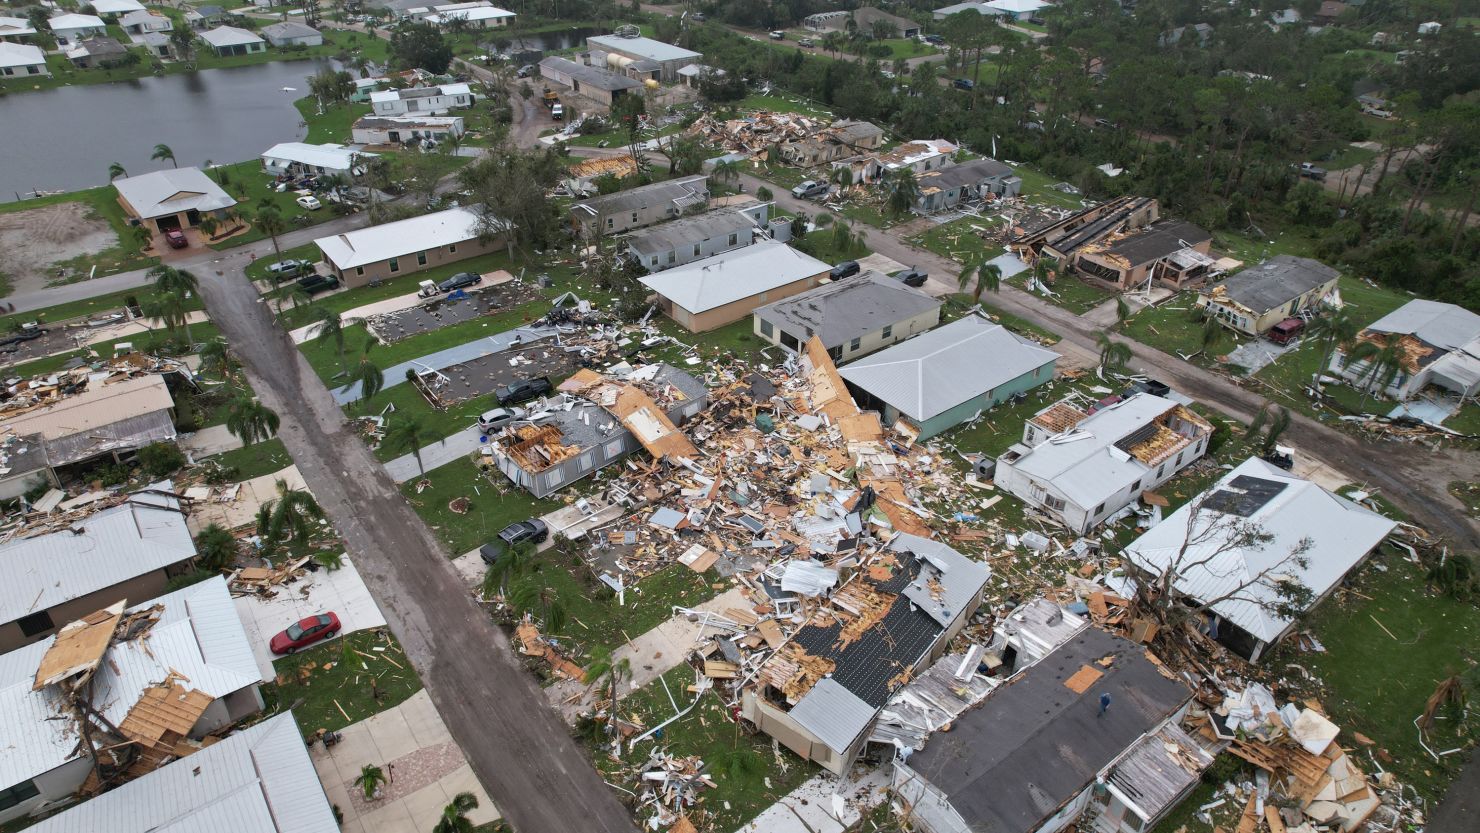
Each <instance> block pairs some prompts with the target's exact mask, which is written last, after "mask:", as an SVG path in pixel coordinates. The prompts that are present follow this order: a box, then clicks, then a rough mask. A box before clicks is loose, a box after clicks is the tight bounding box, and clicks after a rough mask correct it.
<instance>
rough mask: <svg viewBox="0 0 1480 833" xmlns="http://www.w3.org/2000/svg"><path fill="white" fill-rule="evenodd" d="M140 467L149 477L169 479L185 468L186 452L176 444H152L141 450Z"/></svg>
mask: <svg viewBox="0 0 1480 833" xmlns="http://www.w3.org/2000/svg"><path fill="white" fill-rule="evenodd" d="M139 465H140V466H142V467H143V468H144V474H146V475H148V476H149V477H152V478H155V479H158V478H161V477H168V476H170V475H172V474H174V473H175V472H177V471H179V470H180V469H182V468H184V467H185V452H183V451H181V450H180V449H179V448H177V447H176V446H175V444H174V443H151V444H149V445H146V446H144V447H143V448H141V449H139Z"/></svg>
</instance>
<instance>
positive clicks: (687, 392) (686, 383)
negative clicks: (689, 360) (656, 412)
mask: <svg viewBox="0 0 1480 833" xmlns="http://www.w3.org/2000/svg"><path fill="white" fill-rule="evenodd" d="M653 383H654V384H656V385H672V386H674V387H675V388H678V390H679V392H680V393H682V394H683V395H684V398H685V399H686V400H694V399H703V398H704V397H706V396H708V395H709V388H706V387H704V383H703V382H702V381H700V380H699V379H697V378H696V377H695V376H694V374H692V373H689V372H688V371H686V370H684V369H682V368H678V367H674V366H673V365H671V364H668V363H667V362H659V363H658V372H657V374H656V375H654V376H653Z"/></svg>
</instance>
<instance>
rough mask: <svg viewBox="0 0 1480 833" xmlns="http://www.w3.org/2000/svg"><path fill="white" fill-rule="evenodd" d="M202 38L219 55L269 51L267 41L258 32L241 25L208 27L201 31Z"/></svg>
mask: <svg viewBox="0 0 1480 833" xmlns="http://www.w3.org/2000/svg"><path fill="white" fill-rule="evenodd" d="M200 39H201V40H203V41H205V42H206V43H207V44H208V45H209V46H210V47H211V49H212V50H214V51H215V53H216V54H217V55H221V56H223V57H224V56H227V55H249V54H251V53H254V52H266V51H267V41H265V40H263V39H262V38H261V37H260V36H259V35H258V34H257V33H256V32H253V31H252V30H250V29H243V28H241V27H239V26H217V27H216V28H214V29H207V30H205V31H204V32H201V33H200Z"/></svg>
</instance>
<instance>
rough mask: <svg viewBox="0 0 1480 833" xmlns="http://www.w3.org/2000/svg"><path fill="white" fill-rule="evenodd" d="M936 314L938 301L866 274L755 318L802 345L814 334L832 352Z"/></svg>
mask: <svg viewBox="0 0 1480 833" xmlns="http://www.w3.org/2000/svg"><path fill="white" fill-rule="evenodd" d="M939 308H940V301H938V300H936V299H935V298H932V297H930V296H929V295H927V294H925V293H924V292H921V291H920V290H918V289H911V288H910V287H908V286H905V285H904V284H902V283H900V282H899V281H897V280H894V279H893V278H887V277H884V276H883V275H880V274H879V273H877V272H865V273H864V274H862V275H859V276H857V277H854V278H849V279H847V280H842V281H834V282H833V283H827V284H823V285H822V286H819V287H817V288H815V289H809V290H807V291H806V292H803V293H800V294H798V295H793V296H792V297H790V298H785V299H782V300H780V301H777V302H775V303H774V304H767V305H766V306H764V307H761V308H760V309H758V310H756V311H755V315H756V316H757V317H758V318H760V319H762V320H765V321H770V322H771V323H772V324H775V325H777V326H778V327H780V328H781V329H783V330H786V331H787V332H789V333H791V334H792V335H794V336H796V337H797V338H799V339H802V340H806V338H807V337H808V335H809V334H815V335H817V336H818V337H819V338H821V339H822V344H823V346H824V347H827V348H833V347H837V346H838V345H841V344H846V343H848V342H849V341H852V340H853V339H855V338H859V337H860V336H863V335H865V334H867V333H871V332H874V331H875V330H879V329H882V328H883V327H884V325H886V324H894V323H897V322H900V321H904V320H905V319H907V318H913V317H914V316H916V315H919V314H920V313H922V312H925V311H926V310H930V309H939Z"/></svg>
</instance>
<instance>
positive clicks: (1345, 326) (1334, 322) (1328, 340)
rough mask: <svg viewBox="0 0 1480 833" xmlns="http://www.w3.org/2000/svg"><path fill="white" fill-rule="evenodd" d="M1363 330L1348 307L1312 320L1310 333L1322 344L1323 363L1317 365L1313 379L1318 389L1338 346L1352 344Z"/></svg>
mask: <svg viewBox="0 0 1480 833" xmlns="http://www.w3.org/2000/svg"><path fill="white" fill-rule="evenodd" d="M1361 330H1362V327H1361V325H1360V324H1358V323H1357V320H1356V319H1355V318H1353V317H1352V314H1351V311H1350V310H1347V309H1339V310H1336V311H1335V312H1333V313H1331V314H1330V315H1323V316H1321V317H1320V318H1317V319H1316V320H1314V321H1312V322H1310V334H1311V336H1312V337H1313V338H1314V339H1315V340H1316V343H1317V344H1319V345H1321V363H1320V365H1318V366H1317V367H1316V374H1315V378H1314V379H1312V380H1311V381H1312V382H1313V383H1314V384H1315V386H1316V390H1320V389H1321V377H1322V376H1323V375H1325V373H1326V368H1328V367H1330V366H1331V356H1332V355H1334V354H1335V353H1336V348H1338V347H1343V346H1345V345H1347V344H1350V343H1351V340H1352V339H1354V338H1356V337H1357V333H1359V332H1361Z"/></svg>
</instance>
